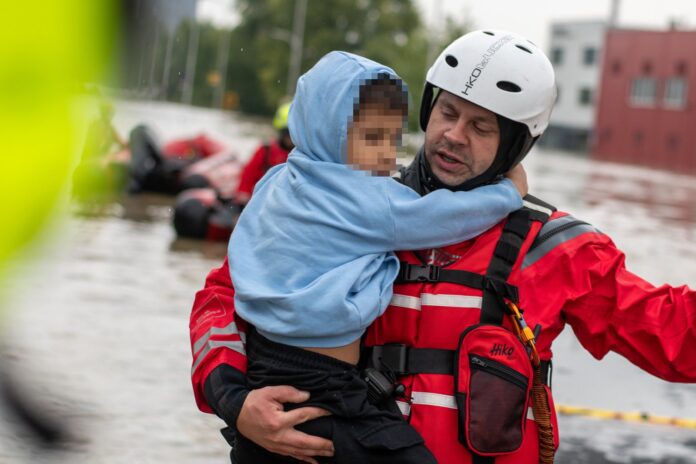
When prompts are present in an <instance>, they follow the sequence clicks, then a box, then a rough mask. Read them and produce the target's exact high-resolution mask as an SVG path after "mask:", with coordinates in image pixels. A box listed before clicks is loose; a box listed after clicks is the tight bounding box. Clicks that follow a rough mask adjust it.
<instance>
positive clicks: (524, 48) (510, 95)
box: [421, 30, 556, 138]
mask: <svg viewBox="0 0 696 464" xmlns="http://www.w3.org/2000/svg"><path fill="white" fill-rule="evenodd" d="M425 80H426V91H425V92H424V95H423V101H422V103H421V127H422V128H423V130H425V127H426V126H427V124H428V118H429V117H430V109H431V107H432V96H433V87H438V88H440V89H443V90H446V91H448V92H450V93H452V94H454V95H456V96H458V97H461V98H463V99H465V100H468V101H470V102H472V103H475V104H476V105H479V106H481V107H483V108H486V109H488V110H490V111H492V112H494V113H496V114H499V115H501V116H503V117H505V118H508V119H510V120H512V121H516V122H519V123H522V124H524V125H525V126H527V128H528V129H529V133H530V135H531V136H532V137H534V138H536V137H538V136H539V135H541V134H542V132H544V130H545V129H546V127H547V126H548V124H549V117H550V116H551V109H552V107H553V104H554V102H555V100H556V86H555V77H554V72H553V67H552V66H551V63H550V62H549V60H548V58H547V57H546V55H544V53H543V52H542V51H541V50H540V49H539V48H538V47H537V46H536V45H534V44H533V43H532V42H530V41H529V40H527V39H525V38H524V37H522V36H521V35H518V34H515V33H512V32H505V31H497V30H485V31H474V32H470V33H468V34H466V35H463V36H462V37H460V38H458V39H457V40H455V41H454V42H452V43H451V44H450V45H449V46H448V47H447V48H445V50H444V51H443V52H442V53H441V54H440V56H439V57H438V58H437V60H435V63H434V64H433V65H432V66H431V68H430V69H429V70H428V74H427V75H426V78H425ZM426 94H428V95H427V98H426Z"/></svg>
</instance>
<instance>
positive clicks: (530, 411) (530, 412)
mask: <svg viewBox="0 0 696 464" xmlns="http://www.w3.org/2000/svg"><path fill="white" fill-rule="evenodd" d="M527 419H529V420H536V419H534V410H533V409H532V407H531V406H530V407H528V408H527Z"/></svg>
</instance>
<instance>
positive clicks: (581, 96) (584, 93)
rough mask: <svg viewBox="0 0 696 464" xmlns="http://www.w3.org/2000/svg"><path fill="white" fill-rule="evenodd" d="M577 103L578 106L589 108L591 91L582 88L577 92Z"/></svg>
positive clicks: (587, 88)
mask: <svg viewBox="0 0 696 464" xmlns="http://www.w3.org/2000/svg"><path fill="white" fill-rule="evenodd" d="M578 103H579V104H580V106H589V105H591V104H592V89H591V88H589V87H583V88H581V89H580V92H578Z"/></svg>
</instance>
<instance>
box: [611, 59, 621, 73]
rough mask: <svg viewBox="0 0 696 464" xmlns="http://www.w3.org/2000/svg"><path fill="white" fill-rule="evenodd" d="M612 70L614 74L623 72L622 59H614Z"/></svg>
mask: <svg viewBox="0 0 696 464" xmlns="http://www.w3.org/2000/svg"><path fill="white" fill-rule="evenodd" d="M611 72H612V73H613V74H614V75H618V74H620V73H621V61H619V60H614V61H613V62H612V63H611Z"/></svg>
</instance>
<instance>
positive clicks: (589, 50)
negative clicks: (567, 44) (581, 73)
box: [582, 47, 597, 66]
mask: <svg viewBox="0 0 696 464" xmlns="http://www.w3.org/2000/svg"><path fill="white" fill-rule="evenodd" d="M596 61H597V49H596V48H594V47H585V49H584V50H583V51H582V63H583V64H584V65H586V66H592V65H593V64H595V63H596Z"/></svg>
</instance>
